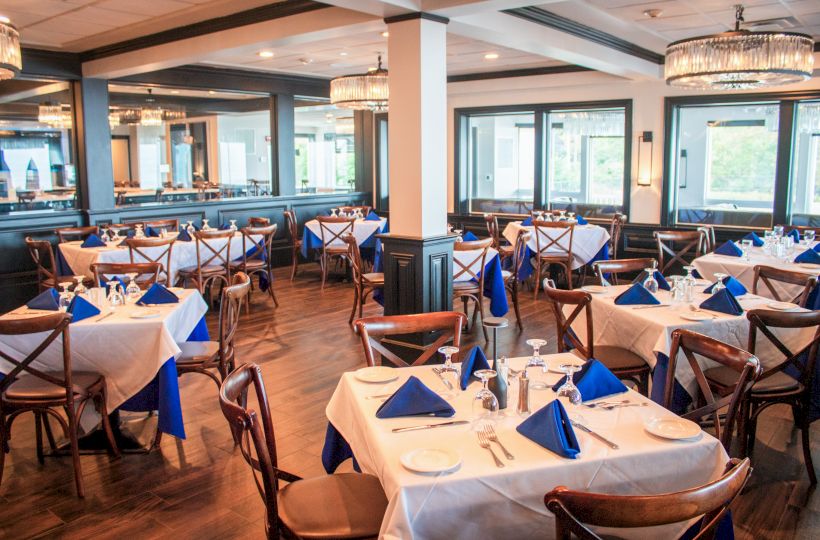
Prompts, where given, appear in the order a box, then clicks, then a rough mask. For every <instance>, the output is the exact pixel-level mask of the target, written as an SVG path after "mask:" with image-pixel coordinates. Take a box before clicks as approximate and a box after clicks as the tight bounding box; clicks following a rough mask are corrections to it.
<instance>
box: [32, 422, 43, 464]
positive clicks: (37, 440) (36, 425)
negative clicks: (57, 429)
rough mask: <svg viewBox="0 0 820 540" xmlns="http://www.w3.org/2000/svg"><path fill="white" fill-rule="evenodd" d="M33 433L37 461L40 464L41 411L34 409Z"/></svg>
mask: <svg viewBox="0 0 820 540" xmlns="http://www.w3.org/2000/svg"><path fill="white" fill-rule="evenodd" d="M34 434H35V437H34V438H35V444H36V445H37V462H38V463H40V465H42V464H43V463H44V461H45V460H44V459H43V413H41V412H39V411H34Z"/></svg>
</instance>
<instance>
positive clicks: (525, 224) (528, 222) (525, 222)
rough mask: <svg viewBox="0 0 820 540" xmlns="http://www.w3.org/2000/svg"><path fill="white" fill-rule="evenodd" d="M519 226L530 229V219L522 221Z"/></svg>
mask: <svg viewBox="0 0 820 540" xmlns="http://www.w3.org/2000/svg"><path fill="white" fill-rule="evenodd" d="M521 225H522V226H524V227H532V217H528V218H527V219H525V220H524V221H522V222H521Z"/></svg>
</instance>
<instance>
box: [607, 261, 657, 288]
mask: <svg viewBox="0 0 820 540" xmlns="http://www.w3.org/2000/svg"><path fill="white" fill-rule="evenodd" d="M655 263H656V261H655V259H650V258H644V259H613V260H608V261H595V262H594V263H592V266H593V268H595V273H596V274H597V275H598V280H599V281H600V282H601V284H603V283H604V281H608V282H609V283H612V284H613V285H618V274H625V273H627V272H640V271H641V270H644V269H646V268H651V267H652V265H653V264H655ZM604 274H610V278H609V279H608V280H607V279H605V277H604Z"/></svg>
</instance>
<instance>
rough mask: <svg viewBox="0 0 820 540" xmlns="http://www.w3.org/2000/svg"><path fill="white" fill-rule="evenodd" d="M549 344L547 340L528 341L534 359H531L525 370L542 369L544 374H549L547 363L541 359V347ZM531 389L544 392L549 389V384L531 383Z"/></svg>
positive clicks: (538, 381)
mask: <svg viewBox="0 0 820 540" xmlns="http://www.w3.org/2000/svg"><path fill="white" fill-rule="evenodd" d="M546 344H547V340H546V339H528V340H527V345H529V346H530V347H532V358H530V359H529V361H528V362H527V365H526V367H525V368H524V369H527V368H530V367H540V368H541V372H542V373H546V372H547V362H546V360H544V359H543V358H541V354H540V352H541V347H543V346H544V345H546ZM530 387H531V388H533V389H534V390H543V389H545V388H546V387H547V383H545V382H544V381H542V380H540V379H539V380H535V381H533V382H531V383H530Z"/></svg>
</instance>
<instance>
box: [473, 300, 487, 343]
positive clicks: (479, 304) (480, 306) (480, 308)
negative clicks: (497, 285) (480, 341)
mask: <svg viewBox="0 0 820 540" xmlns="http://www.w3.org/2000/svg"><path fill="white" fill-rule="evenodd" d="M475 303H476V311H478V312H479V313H480V314H481V329H482V330H483V331H484V341H485V342H487V341H490V337H489V335H488V334H487V327H486V326H484V302H482V299H481V293H478V296H477V297H476V302H475ZM473 326H475V311H474V312H473Z"/></svg>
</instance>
